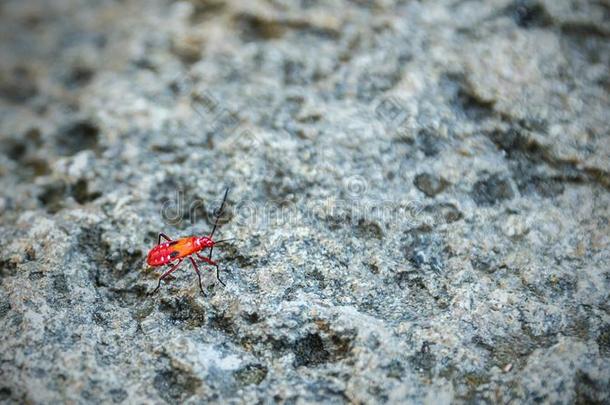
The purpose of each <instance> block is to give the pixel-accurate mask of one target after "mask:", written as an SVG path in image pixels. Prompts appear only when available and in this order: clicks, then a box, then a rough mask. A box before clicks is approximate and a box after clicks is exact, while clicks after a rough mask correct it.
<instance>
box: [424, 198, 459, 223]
mask: <svg viewBox="0 0 610 405" xmlns="http://www.w3.org/2000/svg"><path fill="white" fill-rule="evenodd" d="M424 212H426V213H430V214H432V215H433V216H434V220H435V222H436V223H446V224H449V223H452V222H455V221H459V220H460V219H462V218H463V214H462V212H461V211H460V210H459V209H458V208H457V207H456V206H455V205H454V204H451V203H438V204H433V205H428V206H426V207H425V208H424Z"/></svg>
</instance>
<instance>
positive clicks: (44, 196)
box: [38, 182, 66, 214]
mask: <svg viewBox="0 0 610 405" xmlns="http://www.w3.org/2000/svg"><path fill="white" fill-rule="evenodd" d="M65 198H66V185H65V184H64V183H61V182H56V183H51V184H47V185H46V186H44V187H43V189H42V192H41V193H40V194H39V195H38V201H40V202H41V203H42V205H43V206H44V207H45V208H46V210H47V212H49V213H51V214H54V213H56V212H58V211H59V210H61V209H62V208H63V207H64V202H65Z"/></svg>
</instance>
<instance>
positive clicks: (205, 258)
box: [197, 254, 227, 287]
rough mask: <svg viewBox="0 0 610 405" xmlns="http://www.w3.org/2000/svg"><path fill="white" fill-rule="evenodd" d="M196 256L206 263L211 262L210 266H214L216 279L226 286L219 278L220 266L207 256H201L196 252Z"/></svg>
mask: <svg viewBox="0 0 610 405" xmlns="http://www.w3.org/2000/svg"><path fill="white" fill-rule="evenodd" d="M197 257H198V258H200V259H201V260H203V261H204V262H206V263H207V264H211V265H212V266H214V267H216V280H218V282H219V283H220V284H222V285H223V286H225V287H226V286H227V285H226V284H225V283H224V282H223V281H222V280H221V279H220V267H218V263H216V262H215V261H214V260H212V259H210V258H209V257H205V256H201V255H199V254H197Z"/></svg>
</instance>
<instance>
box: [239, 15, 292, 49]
mask: <svg viewBox="0 0 610 405" xmlns="http://www.w3.org/2000/svg"><path fill="white" fill-rule="evenodd" d="M235 22H236V25H237V28H238V31H239V32H240V37H241V39H242V40H243V41H245V42H250V41H268V40H271V39H277V38H281V37H282V36H283V35H284V33H285V32H286V28H287V27H286V26H284V25H283V24H281V23H279V22H277V21H271V20H266V19H264V18H262V17H260V16H258V15H253V14H246V13H243V14H239V15H237V16H236V18H235Z"/></svg>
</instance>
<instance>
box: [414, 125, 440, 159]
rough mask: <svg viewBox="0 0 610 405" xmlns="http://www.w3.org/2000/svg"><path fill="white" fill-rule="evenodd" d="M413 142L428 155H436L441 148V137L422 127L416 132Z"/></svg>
mask: <svg viewBox="0 0 610 405" xmlns="http://www.w3.org/2000/svg"><path fill="white" fill-rule="evenodd" d="M415 144H416V146H417V148H418V149H420V150H421V151H422V152H424V155H426V156H428V157H430V156H436V155H437V154H438V153H439V152H440V151H441V150H442V148H443V143H442V140H441V138H440V137H439V136H437V135H435V134H434V133H433V132H432V131H430V130H427V129H422V130H420V131H419V132H418V133H417V138H416V142H415Z"/></svg>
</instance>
